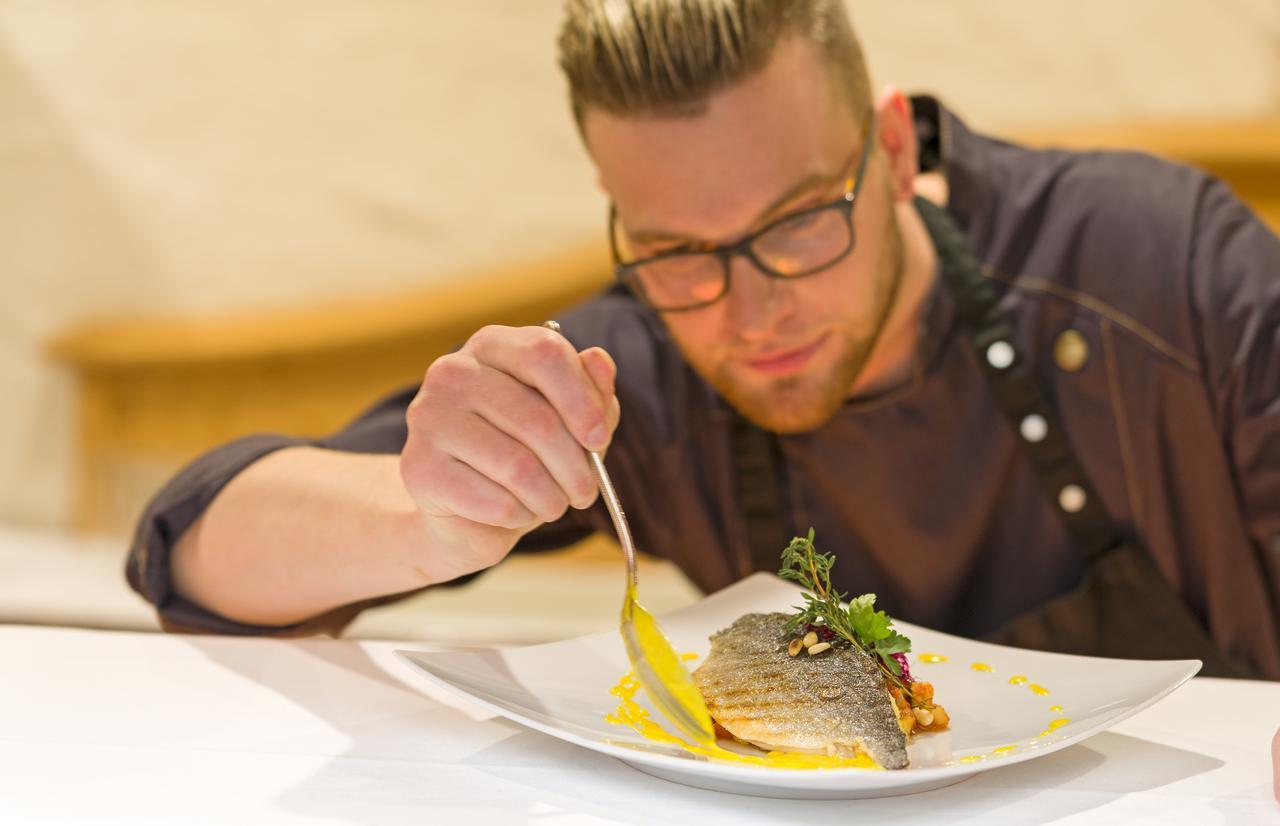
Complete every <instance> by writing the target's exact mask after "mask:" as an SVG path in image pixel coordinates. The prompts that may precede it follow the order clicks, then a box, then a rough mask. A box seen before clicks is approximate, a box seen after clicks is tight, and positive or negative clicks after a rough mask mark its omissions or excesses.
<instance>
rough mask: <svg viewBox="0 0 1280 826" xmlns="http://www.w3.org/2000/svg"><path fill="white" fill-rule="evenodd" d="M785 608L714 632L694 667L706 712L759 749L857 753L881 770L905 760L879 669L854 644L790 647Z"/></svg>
mask: <svg viewBox="0 0 1280 826" xmlns="http://www.w3.org/2000/svg"><path fill="white" fill-rule="evenodd" d="M786 622H787V615H786V614H780V613H774V614H747V615H745V616H742V617H739V618H738V620H737V621H735V622H734V623H733V625H731V626H730V627H728V628H725V629H723V630H721V631H717V632H716V633H715V634H713V635H712V636H711V653H710V655H709V656H708V657H707V659H706V661H705V662H703V663H702V665H700V666H699V667H698V669H697V670H696V671H694V672H693V679H694V682H696V683H697V685H698V690H699V691H701V692H702V697H703V699H704V700H705V701H706V703H707V709H708V710H709V711H710V712H711V716H712V717H713V718H714V719H715V721H716V722H717V723H719V724H720V725H721V726H722V727H723V728H725V729H726V730H727V731H728V732H729V733H730V734H732V735H733V736H734V737H736V738H738V739H739V740H743V741H746V742H748V743H751V744H753V745H756V746H759V747H761V748H764V749H776V750H781V751H791V752H802V753H817V754H839V755H844V756H848V757H852V756H854V755H855V754H856V753H857V751H858V749H861V750H862V751H864V752H866V754H867V755H869V756H870V757H871V759H872V760H875V761H876V763H877V764H879V765H880V766H882V767H883V768H886V769H901V768H905V767H906V765H907V746H906V737H905V736H904V735H903V733H902V729H901V728H899V726H898V715H897V713H896V712H895V711H894V708H893V701H892V700H891V699H890V698H889V690H888V687H887V686H886V684H885V680H884V675H883V674H881V672H880V669H879V668H878V667H877V666H876V664H875V663H874V662H873V661H872V660H871V657H869V656H868V655H867V654H866V653H864V652H862V651H861V650H859V649H856V648H853V647H852V646H844V645H842V646H839V647H836V648H832V649H830V650H828V651H826V652H825V653H822V654H819V655H817V656H809V655H808V654H800V655H798V656H795V657H792V656H790V655H788V654H787V642H788V635H787V633H786V630H785V625H786Z"/></svg>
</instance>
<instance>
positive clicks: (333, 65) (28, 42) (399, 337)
mask: <svg viewBox="0 0 1280 826" xmlns="http://www.w3.org/2000/svg"><path fill="white" fill-rule="evenodd" d="M849 6H850V8H851V10H852V13H853V16H854V23H855V26H856V27H857V29H858V30H859V33H860V35H861V38H862V40H863V44H864V47H865V49H866V51H867V53H868V55H869V59H870V63H871V67H872V71H873V73H874V79H875V82H876V84H877V85H883V84H887V83H892V84H894V85H897V86H899V87H900V88H902V89H904V90H906V91H908V92H916V91H929V92H932V93H935V94H937V95H939V96H940V97H941V98H942V99H943V100H944V101H945V102H947V103H948V104H949V105H950V106H951V107H953V108H954V109H956V110H957V111H958V112H959V113H960V114H961V116H962V117H964V118H965V119H966V120H967V121H968V122H969V123H970V125H971V126H973V127H975V128H977V129H979V130H982V131H986V132H989V133H996V134H1000V135H1004V136H1008V137H1011V138H1016V139H1022V140H1026V141H1031V142H1034V143H1061V144H1065V145H1074V146H1092V145H1116V146H1132V147H1138V148H1144V149H1147V150H1149V151H1154V152H1157V153H1160V154H1165V155H1168V156H1171V157H1175V158H1178V159H1181V160H1186V161H1189V162H1193V163H1197V164H1199V165H1202V166H1206V167H1208V168H1210V169H1212V170H1214V171H1216V172H1218V173H1219V174H1221V175H1223V176H1224V177H1225V178H1227V179H1228V181H1229V182H1230V183H1232V185H1233V186H1235V187H1236V189H1237V190H1238V191H1239V192H1240V193H1241V194H1242V195H1243V196H1244V197H1246V199H1247V200H1249V201H1251V202H1252V203H1253V204H1254V205H1255V207H1256V208H1258V209H1259V210H1260V211H1262V212H1263V214H1264V215H1265V216H1267V217H1268V220H1270V221H1271V222H1272V225H1273V226H1280V3H1277V2H1275V0H1219V2H1216V3H1205V2H1203V1H1202V0H1126V2H1123V3H1116V2H1113V0H1037V2H1035V3H1027V2H1023V0H966V2H961V3H957V2H954V0H916V2H913V3H910V4H904V3H888V2H883V0H880V2H876V1H875V0H851V2H850V3H849ZM559 20H560V3H559V2H555V0H538V2H529V0H477V2H471V3H446V2H443V0H416V1H415V2H408V1H407V0H379V2H359V1H358V0H222V2H218V3H210V2H207V0H95V2H93V3H85V2H74V1H73V0H0V280H2V283H3V286H4V298H3V301H2V302H0V387H3V388H4V391H3V394H4V399H3V401H2V402H0V622H28V623H48V624H58V625H67V624H83V625H90V626H95V627H104V628H154V627H155V623H154V620H153V618H152V616H151V612H150V610H149V609H148V607H147V606H146V605H145V604H144V603H143V602H142V601H141V600H140V599H139V598H137V597H136V596H134V595H133V594H132V593H131V592H129V591H128V589H127V588H126V586H125V585H124V580H123V575H122V570H123V558H124V553H125V550H126V548H127V544H128V533H129V531H130V529H131V526H132V523H133V520H134V519H135V518H136V516H137V514H138V512H139V510H140V508H141V507H142V505H143V503H144V502H145V501H146V499H147V498H148V497H149V495H150V494H151V493H152V492H154V490H155V489H156V487H157V486H158V485H160V484H161V483H162V482H163V481H164V479H166V478H167V477H168V476H169V475H170V474H171V473H173V472H174V471H175V470H176V469H177V468H178V467H179V466H181V464H182V463H184V462H185V461H187V460H188V459H190V458H192V457H193V456H195V455H196V454H198V453H199V452H201V451H202V450H204V449H207V448H208V447H211V446H213V445H215V444H217V443H219V442H222V441H225V440H227V439H230V438H233V437H234V436H236V435H239V434H243V433H248V432H253V431H261V430H282V431H286V432H294V433H303V434H320V433H324V432H328V431H330V430H332V429H334V428H336V427H337V426H339V425H340V424H341V423H343V422H344V421H346V420H347V419H349V418H351V417H352V416H354V415H355V414H356V413H358V412H359V410H360V409H361V408H363V407H365V406H366V405H368V404H369V403H371V402H372V401H373V400H375V399H376V398H377V397H378V396H379V395H381V394H382V393H384V392H387V391H389V390H391V389H394V388H396V387H399V386H402V385H405V384H409V383H411V382H415V381H416V380H417V379H418V378H419V377H420V375H421V373H422V371H423V370H425V368H426V366H427V364H428V363H429V361H430V359H431V358H432V357H433V356H434V355H436V354H438V353H439V352H441V351H442V350H444V349H445V348H447V347H448V346H450V345H451V344H452V343H455V342H457V341H459V340H461V339H463V338H465V337H466V335H467V334H468V333H469V332H470V331H472V330H474V329H475V328H476V327H478V326H480V325H482V324H485V323H490V322H504V323H513V322H514V323H520V322H536V321H538V320H541V319H542V318H544V317H548V316H550V315H552V314H554V313H555V312H556V310H557V309H558V308H561V307H563V306H565V305H566V304H568V303H571V302H572V301H574V300H576V299H578V298H579V297H581V296H583V295H586V294H587V293H589V292H590V291H592V290H594V289H596V288H597V287H598V286H600V285H601V284H603V283H604V282H605V279H606V270H605V263H606V260H607V259H606V257H605V253H604V248H603V246H602V226H603V219H604V201H603V199H602V197H601V195H600V194H599V193H598V192H597V190H596V189H595V186H594V180H593V174H592V169H591V167H590V165H589V163H588V160H587V158H586V156H585V155H584V153H583V151H582V149H581V146H580V144H579V142H578V139H577V136H576V133H575V131H574V129H573V125H572V122H571V118H570V116H569V113H568V111H567V107H566V104H565V90H564V84H563V80H562V78H561V76H560V74H559V71H558V69H557V67H556V65H555V50H554V39H555V34H556V30H557V28H558V25H559ZM569 565H573V566H575V572H576V573H575V577H574V579H573V583H572V584H566V583H565V581H564V578H563V577H562V575H561V574H562V572H563V570H564V568H565V567H566V566H569ZM642 577H643V579H644V586H643V593H644V594H645V600H646V602H647V603H649V605H650V607H651V608H654V609H657V610H664V609H667V608H671V607H675V606H678V605H681V604H684V603H687V602H689V601H692V600H693V599H696V598H697V594H696V592H695V591H694V589H693V588H692V587H691V586H690V585H689V584H688V583H687V581H685V580H684V579H683V577H682V576H680V575H679V574H678V573H677V572H675V571H674V570H671V569H670V568H668V567H666V566H664V565H663V564H661V563H658V562H655V561H653V560H649V561H648V564H647V566H646V570H645V571H644V572H643V573H642ZM621 580H622V564H621V562H620V560H619V559H618V558H617V556H616V553H615V552H613V551H611V549H610V548H609V547H608V545H607V543H602V542H591V543H588V544H587V547H582V548H578V549H574V550H573V551H570V552H568V553H561V554H557V555H552V556H547V557H539V558H536V559H518V560H512V561H509V562H508V563H506V564H504V565H503V566H502V567H501V568H499V569H498V570H497V571H495V572H493V573H491V574H489V575H487V576H486V577H482V578H481V579H480V580H479V581H478V583H477V584H475V585H470V586H466V587H464V588H458V589H443V590H441V591H439V592H433V593H429V594H426V595H423V596H421V597H418V598H415V599H413V600H410V601H408V602H405V603H401V604H399V605H396V606H391V607H387V608H382V609H378V610H376V611H372V612H368V613H367V614H366V616H364V617H362V618H361V619H360V620H358V621H357V623H356V625H355V626H354V627H353V628H352V629H351V632H350V635H354V636H376V637H396V638H431V639H441V640H454V641H463V642H466V641H479V640H483V641H498V642H528V641H533V640H540V639H551V638H557V637H563V636H569V635H576V634H579V633H583V632H584V631H588V630H593V629H597V628H605V627H609V626H610V625H611V624H612V623H614V622H616V610H617V605H618V600H619V597H620V596H621V590H622V589H621V584H622V582H621ZM477 589H486V593H488V594H490V595H493V596H496V597H497V598H498V599H501V600H503V601H504V603H505V604H507V605H508V606H509V607H510V611H511V614H510V615H509V616H508V617H504V618H498V619H495V618H492V617H488V616H485V614H484V613H482V612H480V611H478V610H475V609H473V608H472V607H471V606H473V605H474V604H475V603H476V602H477V600H476V599H475V595H476V591H477ZM485 602H486V604H493V600H492V599H486V600H485ZM566 605H572V606H573V609H572V611H571V612H570V609H568V608H566V607H565V606H566ZM566 612H569V613H566Z"/></svg>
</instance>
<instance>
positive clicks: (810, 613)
mask: <svg viewBox="0 0 1280 826" xmlns="http://www.w3.org/2000/svg"><path fill="white" fill-rule="evenodd" d="M835 561H836V558H835V555H834V554H824V553H819V552H818V549H817V548H816V547H814V544H813V528H810V529H809V535H808V536H807V537H800V536H797V537H796V538H795V539H792V540H791V544H790V545H788V546H787V547H786V550H784V551H783V552H782V568H781V569H780V570H779V571H778V576H780V577H782V578H783V579H789V580H792V581H793V582H797V583H799V584H800V587H802V588H804V589H805V592H804V593H802V594H801V596H802V597H803V598H804V602H805V604H804V605H797V606H795V610H796V612H797V613H796V614H795V615H794V616H792V617H791V618H790V619H789V620H787V631H788V632H790V633H796V632H804V633H807V632H810V631H813V632H816V633H817V634H818V636H819V637H820V638H822V639H825V640H830V641H832V643H833V644H838V643H839V642H840V641H844V642H846V643H848V644H850V645H854V646H857V647H858V648H860V649H862V650H863V651H864V652H866V653H867V654H868V655H870V657H871V659H872V660H873V661H875V663H876V664H877V665H879V666H880V669H881V670H882V671H883V672H884V674H885V677H886V679H887V680H889V682H890V683H893V684H896V685H897V686H898V687H900V688H902V689H903V690H904V691H906V692H908V693H909V691H910V686H911V683H912V682H913V680H912V679H911V672H910V671H908V670H907V658H906V654H907V653H908V652H909V651H910V650H911V640H909V639H907V638H906V637H904V636H903V635H902V634H899V633H898V632H897V631H894V630H893V628H892V626H893V619H892V618H890V617H889V615H888V614H886V613H885V612H884V611H877V610H876V609H875V605H876V595H875V594H863V595H862V596H860V597H855V598H853V599H851V600H849V601H848V607H847V608H846V607H844V606H843V605H841V603H843V602H845V595H844V594H842V593H840V592H839V591H837V590H835V589H834V588H832V587H831V567H832V566H833V565H835Z"/></svg>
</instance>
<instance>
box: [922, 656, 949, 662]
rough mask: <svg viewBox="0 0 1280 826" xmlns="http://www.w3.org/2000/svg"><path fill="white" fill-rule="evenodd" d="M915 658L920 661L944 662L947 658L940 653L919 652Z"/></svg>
mask: <svg viewBox="0 0 1280 826" xmlns="http://www.w3.org/2000/svg"><path fill="white" fill-rule="evenodd" d="M917 659H919V660H920V662H922V663H945V662H946V661H947V658H946V657H944V656H942V655H941V654H921V655H920V656H919V657H918V658H917Z"/></svg>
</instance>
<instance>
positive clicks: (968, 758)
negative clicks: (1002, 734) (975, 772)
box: [958, 754, 987, 763]
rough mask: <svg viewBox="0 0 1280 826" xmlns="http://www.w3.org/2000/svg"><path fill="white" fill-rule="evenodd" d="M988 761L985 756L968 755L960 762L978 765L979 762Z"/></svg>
mask: <svg viewBox="0 0 1280 826" xmlns="http://www.w3.org/2000/svg"><path fill="white" fill-rule="evenodd" d="M986 759H987V756H986V755H985V754H970V755H966V756H965V757H961V758H960V760H959V761H958V762H960V763H977V762H978V761H979V760H986Z"/></svg>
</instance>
